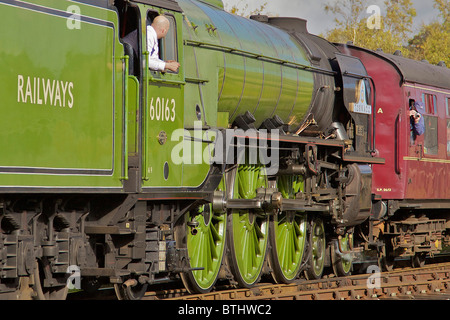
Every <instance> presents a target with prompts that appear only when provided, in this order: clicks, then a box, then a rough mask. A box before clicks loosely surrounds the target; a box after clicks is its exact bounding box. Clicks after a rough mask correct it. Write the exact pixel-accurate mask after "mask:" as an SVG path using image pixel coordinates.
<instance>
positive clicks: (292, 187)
mask: <svg viewBox="0 0 450 320" xmlns="http://www.w3.org/2000/svg"><path fill="white" fill-rule="evenodd" d="M277 187H278V190H279V191H280V192H281V194H282V196H283V198H285V199H294V198H295V195H296V194H297V193H298V192H299V191H303V188H304V183H303V178H302V177H301V176H280V177H278V180H277ZM306 229H307V219H306V213H304V212H295V211H284V212H281V213H279V214H278V215H275V216H274V217H273V219H272V220H271V226H270V243H271V251H270V259H269V261H270V266H271V268H272V270H273V273H272V275H273V278H274V280H275V281H276V282H278V283H290V282H292V281H293V280H295V278H296V277H297V276H298V273H299V272H300V267H301V263H302V259H303V255H304V252H305V244H306V240H307V237H306Z"/></svg>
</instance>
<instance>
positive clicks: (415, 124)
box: [409, 100, 425, 144]
mask: <svg viewBox="0 0 450 320" xmlns="http://www.w3.org/2000/svg"><path fill="white" fill-rule="evenodd" d="M423 113H425V105H424V103H423V102H421V101H417V102H416V101H414V100H411V103H410V105H409V118H410V127H411V144H414V141H415V140H416V137H417V136H420V135H422V134H423V133H424V132H425V121H424V119H423V116H422V114H423Z"/></svg>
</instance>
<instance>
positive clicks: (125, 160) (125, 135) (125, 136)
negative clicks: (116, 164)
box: [120, 55, 130, 180]
mask: <svg viewBox="0 0 450 320" xmlns="http://www.w3.org/2000/svg"><path fill="white" fill-rule="evenodd" d="M120 59H121V60H124V63H125V68H124V79H125V80H124V84H123V95H124V97H123V99H124V100H123V104H124V106H123V109H124V116H123V122H124V125H123V131H124V132H123V139H124V144H123V148H124V151H123V159H122V160H123V175H122V177H121V178H120V180H128V73H129V66H128V63H129V61H130V56H128V55H125V56H122V57H120Z"/></svg>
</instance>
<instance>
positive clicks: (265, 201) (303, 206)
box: [213, 189, 330, 213]
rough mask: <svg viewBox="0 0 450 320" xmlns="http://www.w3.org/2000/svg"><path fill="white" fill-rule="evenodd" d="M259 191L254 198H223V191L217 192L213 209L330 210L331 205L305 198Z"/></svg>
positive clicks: (221, 210) (269, 210)
mask: <svg viewBox="0 0 450 320" xmlns="http://www.w3.org/2000/svg"><path fill="white" fill-rule="evenodd" d="M267 191H268V192H265V193H257V196H256V198H253V199H228V200H224V199H223V193H222V192H216V193H215V195H214V200H213V209H214V211H216V212H223V211H225V210H227V209H232V210H233V209H234V210H257V211H264V212H266V213H268V212H271V211H308V212H328V211H329V210H330V207H329V205H326V204H317V203H316V204H310V203H309V202H308V201H306V200H304V199H283V198H282V197H281V193H280V192H272V193H271V192H270V189H268V190H267Z"/></svg>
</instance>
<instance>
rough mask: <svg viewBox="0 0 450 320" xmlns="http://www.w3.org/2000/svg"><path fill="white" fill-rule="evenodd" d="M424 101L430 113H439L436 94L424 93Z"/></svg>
mask: <svg viewBox="0 0 450 320" xmlns="http://www.w3.org/2000/svg"><path fill="white" fill-rule="evenodd" d="M422 101H423V103H424V104H425V111H426V112H427V113H428V114H432V115H435V114H437V102H436V96H435V95H434V94H428V93H423V94H422Z"/></svg>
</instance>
